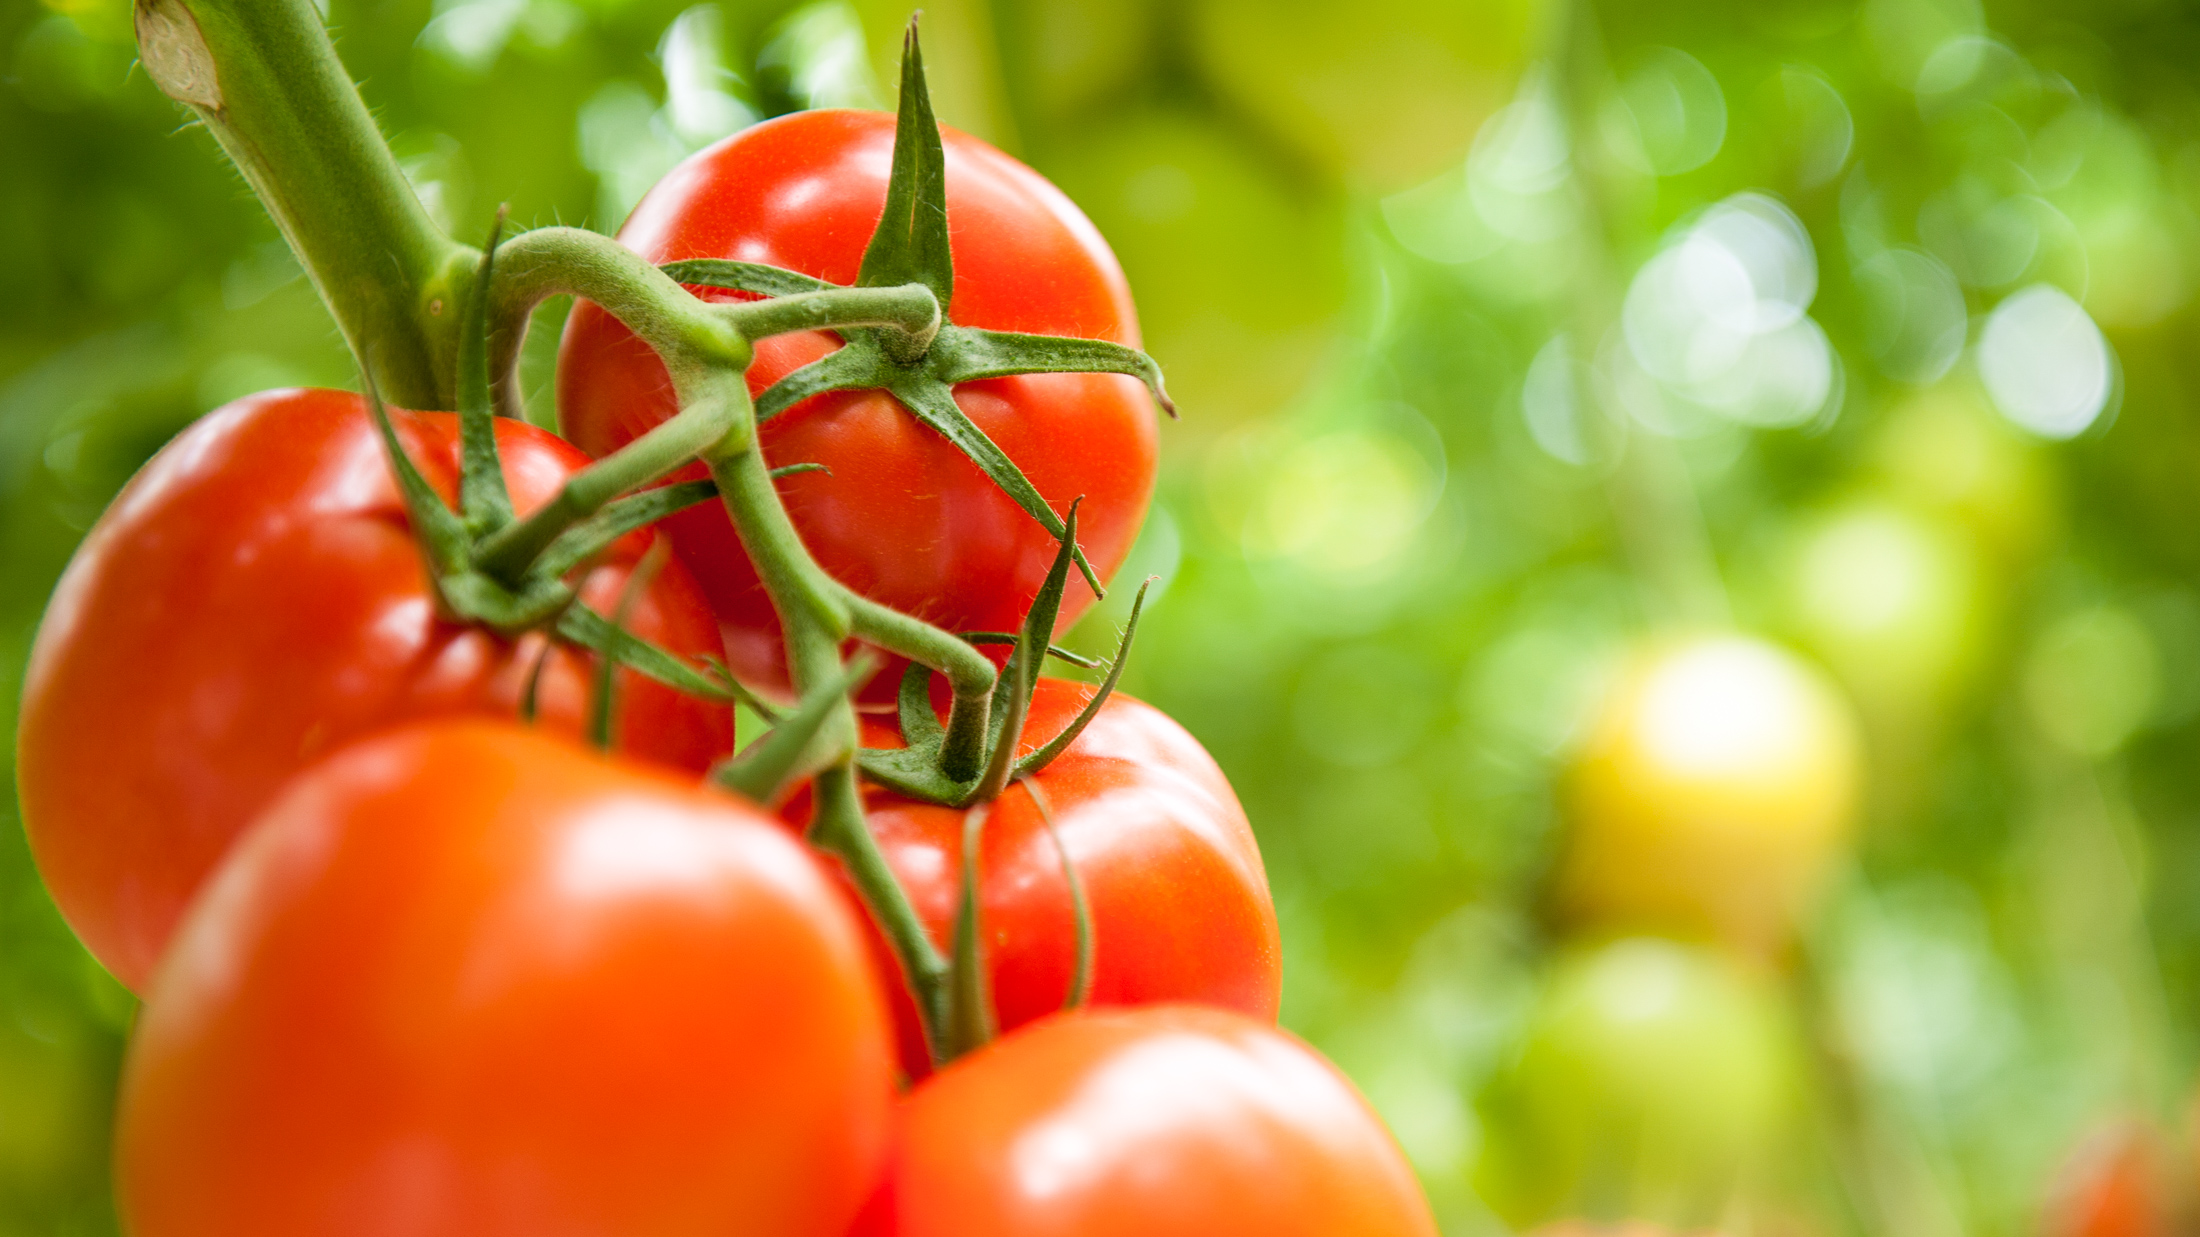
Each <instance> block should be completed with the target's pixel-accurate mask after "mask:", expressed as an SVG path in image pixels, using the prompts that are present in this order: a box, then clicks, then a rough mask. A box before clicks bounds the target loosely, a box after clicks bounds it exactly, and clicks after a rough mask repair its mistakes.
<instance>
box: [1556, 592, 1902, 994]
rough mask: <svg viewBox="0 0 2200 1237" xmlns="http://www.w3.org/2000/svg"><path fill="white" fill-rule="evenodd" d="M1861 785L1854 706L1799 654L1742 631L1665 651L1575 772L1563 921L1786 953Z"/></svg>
mask: <svg viewBox="0 0 2200 1237" xmlns="http://www.w3.org/2000/svg"><path fill="white" fill-rule="evenodd" d="M1859 780H1860V760H1859V755H1858V737H1857V731H1856V723H1855V719H1854V717H1853V715H1852V713H1851V711H1850V709H1849V707H1848V705H1847V703H1846V702H1845V701H1844V700H1843V699H1842V697H1841V696H1840V694H1839V693H1838V691H1837V690H1836V689H1835V688H1834V687H1833V686H1832V684H1830V683H1829V682H1827V681H1826V679H1825V678H1824V676H1823V675H1821V674H1819V673H1818V672H1817V671H1815V670H1813V669H1811V668H1810V667H1809V666H1807V665H1805V664H1804V663H1803V662H1802V661H1801V660H1799V659H1797V658H1796V657H1795V656H1794V655H1793V654H1791V653H1789V652H1787V651H1786V650H1784V649H1781V648H1779V647H1777V646H1775V645H1772V644H1768V643H1766V642H1765V641H1762V640H1758V639H1754V638H1751V637H1747V636H1740V635H1723V634H1722V635H1711V636H1699V637H1695V638H1692V639H1686V640H1680V641H1677V642H1670V643H1664V644H1659V645H1654V646H1652V647H1650V648H1647V649H1645V650H1644V651H1642V652H1641V653H1640V654H1638V655H1637V656H1636V658H1635V659H1634V661H1633V662H1632V664H1631V665H1629V666H1628V667H1627V668H1626V669H1625V670H1624V671H1623V672H1622V673H1621V674H1620V676H1619V677H1618V680H1617V682H1616V684H1615V686H1614V688H1613V690H1612V691H1611V693H1610V695H1609V696H1608V697H1607V699H1606V701H1605V703H1604V705H1603V707H1602V708H1601V710H1600V711H1599V713H1598V716H1597V719H1596V721H1595V722H1594V723H1592V725H1591V728H1590V730H1589V732H1588V734H1587V737H1586V739H1585V741H1584V743H1583V746H1582V749H1581V752H1580V754H1579V756H1578V757H1577V759H1576V760H1575V762H1574V765H1573V767H1572V769H1571V771H1570V774H1569V777H1568V784H1567V818H1568V819H1567V836H1566V841H1565V849H1564V853H1563V855H1562V856H1561V859H1560V864H1559V869H1558V876H1557V887H1556V891H1555V892H1556V902H1557V909H1558V911H1559V913H1560V915H1561V917H1562V918H1563V919H1565V920H1567V921H1569V922H1571V923H1574V924H1577V925H1608V926H1614V927H1628V928H1647V929H1651V930H1655V931H1664V932H1672V933H1678V934H1682V935H1689V936H1715V937H1719V938H1723V939H1725V940H1726V941H1728V942H1730V943H1733V944H1735V945H1737V946H1739V947H1741V948H1743V949H1745V950H1750V951H1754V952H1765V953H1769V952H1772V951H1774V950H1777V949H1778V948H1779V946H1780V944H1781V942H1783V941H1784V940H1785V939H1786V937H1787V935H1788V933H1789V931H1790V930H1791V929H1792V928H1793V926H1794V924H1795V922H1796V919H1797V918H1798V916H1799V915H1800V914H1801V913H1802V912H1803V910H1804V909H1805V908H1806V907H1807V905H1808V904H1809V902H1810V900H1811V897H1812V895H1813V894H1814V893H1815V892H1816V890H1817V888H1818V886H1819V885H1820V883H1821V882H1822V879H1823V877H1824V875H1825V873H1826V869H1827V867H1828V865H1829V864H1830V862H1831V861H1832V860H1833V859H1834V858H1835V856H1836V855H1837V854H1838V853H1839V851H1840V850H1841V848H1842V846H1843V844H1844V843H1845V842H1846V841H1847V839H1848V835H1849V830H1850V825H1851V817H1852V810H1853V807H1854V804H1855V802H1856V799H1857V791H1858V782H1859Z"/></svg>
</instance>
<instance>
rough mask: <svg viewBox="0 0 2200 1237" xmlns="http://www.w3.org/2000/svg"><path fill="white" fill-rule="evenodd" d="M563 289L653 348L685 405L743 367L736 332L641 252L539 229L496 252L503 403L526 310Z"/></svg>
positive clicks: (493, 290)
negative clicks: (715, 381)
mask: <svg viewBox="0 0 2200 1237" xmlns="http://www.w3.org/2000/svg"><path fill="white" fill-rule="evenodd" d="M566 294H571V295H573V296H578V297H581V298H583V299H586V300H590V301H594V302H595V303H596V304H598V305H600V306H602V307H603V309H604V311H605V312H606V313H609V314H610V315H611V316H612V317H614V318H617V319H618V320H619V321H620V322H622V323H624V324H625V325H626V328H627V329H628V330H630V331H632V332H634V334H635V335H636V336H638V337H639V338H640V339H641V341H642V342H643V343H645V344H648V345H649V346H650V347H651V348H652V349H654V350H655V351H656V353H657V355H658V357H659V358H661V359H662V360H663V361H664V364H665V371H666V372H667V373H668V374H670V375H671V377H672V388H673V390H674V392H675V393H677V394H678V396H679V397H680V403H681V405H682V406H683V407H685V406H687V405H688V404H691V403H693V402H694V401H695V399H696V397H697V396H698V395H700V394H701V391H700V389H699V388H701V387H703V386H707V385H711V384H712V379H713V377H714V376H715V375H718V374H722V373H723V372H725V371H726V370H728V369H732V370H743V369H746V368H747V367H748V364H749V356H750V352H749V345H748V341H747V340H745V339H744V338H743V337H742V335H741V332H740V331H739V330H737V329H735V327H734V325H733V324H732V323H731V322H730V321H727V320H726V319H724V318H723V317H722V316H720V315H719V314H717V313H714V312H712V307H711V306H709V305H706V304H705V303H704V302H702V301H700V300H697V299H696V298H695V297H694V296H693V295H692V294H690V293H689V292H688V290H687V289H685V288H683V287H681V286H680V285H679V284H677V283H675V282H673V280H672V277H671V276H670V275H667V274H665V273H664V272H663V271H660V270H658V269H657V268H656V267H654V266H652V265H650V264H649V262H648V261H646V260H645V259H643V257H642V256H641V255H640V254H638V253H635V252H634V251H633V250H631V249H628V248H627V247H626V246H624V245H621V244H620V243H619V242H617V241H615V240H613V239H611V238H610V237H608V236H604V235H602V234H600V233H597V232H590V231H588V230H586V229H585V228H538V229H536V230H535V231H532V232H523V233H521V234H520V235H518V236H515V237H513V238H512V239H511V240H509V241H506V242H505V243H504V245H503V246H502V247H501V248H499V249H498V250H497V270H496V281H495V282H494V283H493V284H491V285H490V291H489V326H490V332H491V339H492V341H493V342H492V346H493V348H494V349H495V351H494V354H493V355H492V357H491V359H490V367H491V372H492V373H494V374H497V375H499V376H500V378H499V382H498V385H499V387H500V388H501V389H502V392H503V394H502V398H503V399H504V400H505V401H506V403H507V405H509V404H510V402H511V401H512V400H513V399H515V398H516V395H515V392H516V390H517V384H516V383H514V382H512V381H511V373H512V368H513V366H514V365H515V364H516V363H517V362H518V359H519V350H520V345H521V343H522V342H524V340H525V338H526V334H527V319H528V315H530V314H532V313H533V312H534V309H535V306H537V305H539V304H541V303H542V302H543V301H544V300H546V299H548V298H550V297H553V296H560V295H566Z"/></svg>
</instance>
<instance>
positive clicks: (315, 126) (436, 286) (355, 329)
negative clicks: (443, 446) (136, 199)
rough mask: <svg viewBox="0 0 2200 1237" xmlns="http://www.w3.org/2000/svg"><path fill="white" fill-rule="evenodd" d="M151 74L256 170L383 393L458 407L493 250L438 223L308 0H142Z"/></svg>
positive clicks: (409, 403)
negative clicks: (470, 290)
mask: <svg viewBox="0 0 2200 1237" xmlns="http://www.w3.org/2000/svg"><path fill="white" fill-rule="evenodd" d="M136 21H137V37H138V54H139V59H140V61H141V63H143V65H144V67H145V71H146V75H147V76H148V77H150V78H152V80H153V83H154V84H155V85H157V86H159V87H160V89H161V91H162V92H163V93H165V94H166V95H168V96H169V97H170V98H172V99H174V100H176V101H177V102H179V103H181V104H183V105H184V106H185V107H188V108H189V109H190V110H191V112H192V113H193V114H194V115H196V116H197V117H198V118H199V120H200V121H202V122H203V123H204V124H205V125H206V128H207V131H208V132H210V133H212V134H213V135H214V139H215V140H216V141H218V142H219V143H221V147H222V149H223V151H225V152H226V153H227V154H228V155H229V157H230V159H231V160H232V161H234V162H235V163H236V165H237V168H238V170H239V171H241V172H243V173H244V177H245V180H246V181H247V182H248V183H250V184H251V186H252V189H253V192H255V193H257V194H258V195H259V198H260V201H261V202H262V203H264V204H265V205H266V206H267V211H268V214H270V215H272V216H273V217H274V219H275V224H276V226H277V227H279V228H281V229H282V233H283V236H284V238H285V239H286V240H288V241H289V242H290V247H291V249H292V251H294V252H295V253H296V254H297V255H298V259H299V261H300V263H302V264H303V265H304V267H305V269H306V273H307V274H308V275H310V276H311V277H312V279H313V283H314V286H315V287H316V288H318V289H319V290H320V293H321V298H322V299H323V300H324V301H326V302H327V303H328V306H329V309H330V311H331V312H332V313H334V314H335V316H336V321H337V325H338V327H339V328H340V329H341V330H342V331H343V333H344V338H345V339H346V341H348V342H349V343H350V345H351V348H352V352H353V354H354V355H356V356H358V357H360V358H362V359H363V360H365V361H366V363H367V364H368V365H369V366H370V368H371V372H372V376H373V378H374V380H375V383H376V385H377V386H378V387H379V388H380V389H381V391H382V394H383V396H384V397H385V398H387V399H390V400H392V401H394V402H396V403H397V404H399V405H401V406H404V407H409V408H448V407H451V406H452V403H453V400H452V394H453V391H454V388H455V385H456V382H457V371H458V364H457V356H458V343H459V314H458V308H459V304H460V302H461V301H462V300H463V299H464V297H465V296H466V294H467V293H466V288H467V282H468V277H469V276H470V275H471V274H472V272H473V269H474V263H475V262H476V261H477V260H478V259H479V257H480V254H479V252H478V251H477V250H475V249H474V248H473V247H472V246H470V245H462V244H460V243H458V242H456V241H454V240H452V239H451V238H449V237H448V236H445V235H444V234H443V232H442V231H441V230H440V229H438V228H437V227H436V225H435V223H434V221H433V220H431V219H429V218H428V213H427V211H426V209H424V208H423V207H422V206H421V205H420V199H419V197H418V195H416V194H415V193H414V192H413V189H412V186H411V184H409V183H408V182H407V181H406V180H405V174H404V172H403V171H402V170H401V169H400V168H399V167H398V166H397V159H396V157H395V156H394V155H392V154H391V153H390V149H389V146H388V144H387V143H386V142H384V141H383V140H382V134H381V131H380V130H379V129H378V128H376V126H375V123H374V117H373V116H372V115H371V114H370V113H369V112H368V111H367V107H366V104H365V102H364V101H362V100H361V99H360V97H359V91H358V89H357V87H355V86H354V85H353V84H352V80H351V77H350V75H349V74H347V73H346V72H345V71H344V66H343V63H342V62H341V61H339V60H338V59H337V56H336V48H335V46H334V45H333V44H331V43H330V42H329V37H328V32H327V30H326V29H324V28H323V26H322V24H321V18H320V15H319V14H318V13H317V12H316V11H315V9H314V6H313V4H312V3H311V0H138V3H137V5H136Z"/></svg>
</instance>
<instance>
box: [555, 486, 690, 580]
mask: <svg viewBox="0 0 2200 1237" xmlns="http://www.w3.org/2000/svg"><path fill="white" fill-rule="evenodd" d="M716 497H718V486H717V485H716V484H715V483H713V482H710V481H681V482H678V483H676V484H673V485H661V486H658V487H657V488H656V489H653V490H643V491H642V492H641V493H639V494H629V495H627V496H626V497H625V498H620V499H616V500H614V501H612V502H609V503H606V504H604V508H603V510H601V511H598V512H597V513H596V514H594V515H592V516H590V517H588V518H587V519H585V520H582V521H581V522H580V523H578V524H575V525H574V526H573V527H571V528H568V529H566V530H565V531H564V532H562V533H559V534H558V536H557V539H556V540H555V541H552V542H551V543H550V544H549V545H548V546H545V547H544V548H543V551H542V554H541V555H540V556H538V557H537V558H536V559H535V561H534V564H533V566H532V570H533V571H534V572H535V573H536V574H539V575H545V576H553V577H554V576H562V575H564V574H565V573H566V572H568V571H571V570H573V569H574V568H575V567H578V566H580V565H581V564H582V563H585V562H587V561H588V560H589V559H591V558H594V557H595V556H596V555H597V554H600V553H602V552H603V551H604V550H606V549H608V548H610V546H611V545H612V543H614V542H616V541H618V539H619V538H621V537H624V536H626V535H627V534H628V533H631V532H633V531H634V530H636V529H639V528H646V527H648V526H649V525H651V524H655V523H656V522H657V521H659V520H661V519H664V518H665V517H666V516H668V515H671V514H672V513H674V512H676V511H685V510H687V509H688V508H689V507H692V506H694V505H696V504H697V503H704V502H709V501H710V500H711V499H713V498H716Z"/></svg>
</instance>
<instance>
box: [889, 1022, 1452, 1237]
mask: <svg viewBox="0 0 2200 1237" xmlns="http://www.w3.org/2000/svg"><path fill="white" fill-rule="evenodd" d="M1435 1232H1436V1224H1435V1221H1434V1219H1433V1218H1432V1217H1431V1215H1430V1213H1429V1207H1428V1202H1427V1200H1426V1199H1425V1198H1424V1197H1423V1196H1422V1193H1421V1188H1420V1185H1419V1183H1418V1182H1416V1181H1415V1180H1414V1176H1413V1170H1412V1169H1411V1168H1410V1167H1409V1166H1408V1165H1407V1164H1406V1159H1405V1156H1404V1154H1403V1153H1402V1152H1400V1151H1399V1149H1398V1145H1397V1143H1396V1142H1395V1141H1393V1140H1392V1139H1391V1137H1390V1134H1389V1132H1388V1131H1387V1130H1385V1129H1384V1128H1383V1125H1382V1122H1381V1120H1380V1119H1379V1118H1377V1117H1376V1116H1375V1113H1374V1111H1373V1110H1372V1109H1370V1108H1369V1107H1368V1105H1367V1102H1366V1101H1365V1100H1363V1099H1362V1098H1361V1097H1360V1095H1359V1093H1358V1092H1357V1091H1355V1090H1354V1089H1353V1087H1352V1084H1351V1083H1350V1082H1348V1081H1347V1080H1346V1079H1345V1077H1344V1075H1342V1074H1341V1073H1339V1072H1338V1071H1337V1069H1336V1067H1335V1066H1333V1065H1331V1064H1329V1063H1328V1062H1327V1061H1325V1060H1323V1059H1322V1058H1321V1056H1320V1055H1319V1054H1318V1053H1316V1052H1314V1051H1313V1050H1312V1049H1310V1048H1308V1047H1307V1046H1306V1045H1305V1044H1303V1043H1301V1042H1300V1041H1299V1040H1297V1039H1296V1038H1294V1037H1293V1036H1291V1035H1289V1034H1287V1033H1286V1032H1283V1031H1279V1030H1277V1029H1276V1028H1275V1027H1272V1026H1269V1025H1267V1024H1266V1023H1263V1022H1258V1021H1254V1020H1252V1019H1249V1018H1246V1017H1243V1016H1242V1015H1239V1014H1234V1013H1230V1012H1228V1011H1225V1010H1219V1009H1209V1008H1205V1007H1201V1006H1194V1005H1161V1006H1148V1007H1146V1008H1142V1009H1128V1010H1081V1011H1077V1012H1074V1013H1066V1014H1058V1015H1055V1016H1053V1017H1051V1018H1048V1019H1046V1020H1045V1021H1043V1022H1039V1023H1035V1024H1033V1025H1032V1026H1030V1027H1028V1028H1026V1029H1024V1030H1022V1031H1020V1032H1017V1033H1016V1034H1014V1035H1010V1036H1007V1037H1005V1038H1003V1039H1000V1040H998V1041H995V1042H994V1043H993V1044H991V1045H988V1046H987V1047H985V1048H982V1049H979V1050H978V1051H977V1052H975V1053H973V1054H971V1055H970V1056H967V1057H964V1058H962V1059H961V1060H959V1061H957V1062H955V1063H954V1064H953V1065H950V1066H949V1067H947V1068H946V1069H944V1070H942V1071H940V1073H939V1074H938V1075H937V1076H935V1077H934V1078H932V1079H931V1080H930V1081H928V1082H926V1083H924V1084H923V1085H922V1086H920V1087H918V1088H917V1089H916V1090H915V1091H913V1092H911V1093H910V1094H909V1095H908V1096H907V1097H906V1098H905V1099H904V1100H903V1101H902V1103H901V1106H900V1108H899V1109H898V1111H897V1113H896V1122H895V1139H894V1151H893V1155H892V1159H891V1163H890V1166H889V1168H888V1170H887V1177H886V1184H885V1186H884V1187H883V1188H882V1192H881V1195H880V1196H879V1197H877V1198H874V1199H873V1201H872V1202H871V1203H870V1204H869V1205H868V1206H867V1207H866V1209H865V1213H864V1216H863V1219H862V1221H861V1222H859V1224H858V1225H857V1226H856V1228H855V1229H854V1230H853V1234H854V1237H934V1235H935V1234H937V1235H940V1237H947V1235H948V1234H953V1235H955V1237H993V1235H994V1234H1000V1235H1002V1237H1008V1235H1010V1234H1013V1235H1015V1237H1123V1235H1124V1234H1137V1235H1138V1237H1178V1235H1179V1234H1181V1235H1183V1237H1194V1235H1196V1237H1228V1235H1234V1234H1245V1235H1246V1237H1254V1235H1256V1234H1257V1235H1259V1237H1298V1235H1300V1234H1304V1235H1305V1237H1359V1235H1361V1234H1365V1235H1367V1237H1378V1235H1379V1237H1420V1235H1422V1234H1428V1235H1430V1237H1433V1235H1434V1234H1435Z"/></svg>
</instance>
